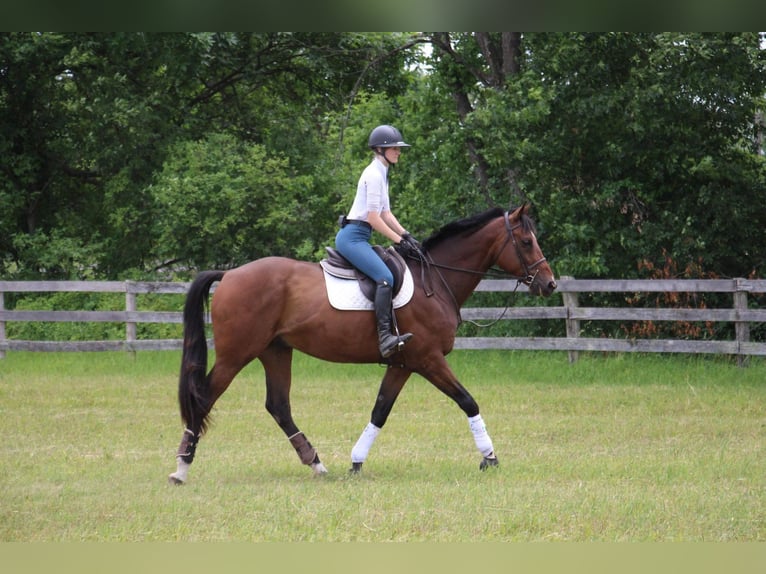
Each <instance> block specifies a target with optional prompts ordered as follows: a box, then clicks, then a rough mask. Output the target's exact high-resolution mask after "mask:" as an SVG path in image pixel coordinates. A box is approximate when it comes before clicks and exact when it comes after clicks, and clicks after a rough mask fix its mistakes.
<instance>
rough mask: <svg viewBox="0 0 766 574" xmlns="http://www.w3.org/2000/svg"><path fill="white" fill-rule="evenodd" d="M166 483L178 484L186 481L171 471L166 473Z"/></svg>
mask: <svg viewBox="0 0 766 574" xmlns="http://www.w3.org/2000/svg"><path fill="white" fill-rule="evenodd" d="M168 484H173V485H176V486H180V485H182V484H186V482H185V481H184V480H181V479H180V478H178V477H177V476H175V473H173V474H169V475H168Z"/></svg>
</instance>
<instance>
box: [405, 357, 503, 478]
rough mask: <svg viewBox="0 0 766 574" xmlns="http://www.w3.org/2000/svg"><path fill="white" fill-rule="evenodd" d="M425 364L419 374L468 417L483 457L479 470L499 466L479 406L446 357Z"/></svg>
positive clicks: (477, 446) (436, 358) (474, 438)
mask: <svg viewBox="0 0 766 574" xmlns="http://www.w3.org/2000/svg"><path fill="white" fill-rule="evenodd" d="M425 364H426V365H428V366H427V367H424V368H422V369H419V370H418V373H419V374H421V375H422V376H423V377H425V378H426V379H428V381H429V382H431V384H433V385H434V386H435V387H436V388H437V389H439V390H440V391H441V392H443V393H444V394H445V395H447V396H448V397H449V398H451V399H452V400H453V401H455V402H456V403H457V405H458V406H459V407H460V409H461V410H462V411H463V412H464V413H465V414H466V416H467V417H468V426H469V428H470V429H471V434H472V435H473V440H474V442H475V443H476V448H477V449H478V450H479V452H480V453H481V455H482V457H483V458H482V461H481V464H480V465H479V469H480V470H485V469H487V468H488V467H491V466H498V464H499V463H498V461H497V456H496V455H495V448H494V446H493V445H492V439H491V438H490V436H489V433H488V432H487V426H486V425H485V424H484V419H483V418H482V416H481V414H480V413H479V405H478V404H477V403H476V401H475V400H474V398H473V397H472V396H471V393H469V392H468V390H467V389H466V388H465V387H464V386H463V385H461V384H460V381H458V380H457V377H455V375H454V373H453V372H452V369H450V367H449V365H448V364H447V360H446V359H445V358H444V356H442V355H439V356H438V357H435V358H434V359H433V360H432V361H427V362H426V363H425Z"/></svg>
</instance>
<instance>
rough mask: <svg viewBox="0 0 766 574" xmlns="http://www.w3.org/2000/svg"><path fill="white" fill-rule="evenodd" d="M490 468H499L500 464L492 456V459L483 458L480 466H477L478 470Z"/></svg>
mask: <svg viewBox="0 0 766 574" xmlns="http://www.w3.org/2000/svg"><path fill="white" fill-rule="evenodd" d="M491 466H500V463H499V462H498V461H497V457H496V456H493V457H492V458H486V457H485V458H484V460H482V461H481V464H480V465H479V470H487V469H488V468H489V467H491Z"/></svg>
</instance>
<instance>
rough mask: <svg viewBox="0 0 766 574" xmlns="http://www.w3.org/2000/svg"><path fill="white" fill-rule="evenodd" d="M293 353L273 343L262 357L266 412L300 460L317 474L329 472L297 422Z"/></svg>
mask: <svg viewBox="0 0 766 574" xmlns="http://www.w3.org/2000/svg"><path fill="white" fill-rule="evenodd" d="M292 353H293V350H292V349H291V348H290V347H286V346H283V345H279V344H272V345H271V346H269V347H268V348H267V349H266V351H264V352H263V353H262V354H261V356H260V357H259V358H260V360H261V363H263V368H264V372H265V374H266V410H267V411H268V412H269V414H270V415H271V416H272V417H273V418H274V420H275V421H276V423H277V424H278V425H279V428H281V429H282V431H283V432H284V433H285V435H287V438H288V439H289V440H290V444H291V445H292V446H293V448H294V449H295V452H296V454H297V455H298V458H299V459H300V461H301V462H302V463H303V464H305V465H308V466H310V467H311V470H313V471H314V474H315V475H322V474H326V473H327V469H326V468H325V466H324V464H322V461H321V460H319V454H318V453H317V451H316V449H315V448H314V447H313V446H312V445H311V443H310V442H309V441H308V439H307V438H306V435H304V434H303V433H302V432H301V431H300V430H298V427H297V426H296V425H295V422H294V421H293V416H292V412H291V409H290V385H291V377H292V357H293V354H292Z"/></svg>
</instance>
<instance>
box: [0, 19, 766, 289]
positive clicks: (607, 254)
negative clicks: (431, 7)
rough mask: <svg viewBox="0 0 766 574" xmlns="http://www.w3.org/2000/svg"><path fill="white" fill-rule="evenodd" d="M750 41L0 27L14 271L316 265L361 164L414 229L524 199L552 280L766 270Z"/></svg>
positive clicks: (758, 61) (1, 246)
mask: <svg viewBox="0 0 766 574" xmlns="http://www.w3.org/2000/svg"><path fill="white" fill-rule="evenodd" d="M763 40H764V39H763V38H762V37H760V38H759V35H758V34H756V33H714V34H691V33H683V34H682V33H672V34H671V33H588V34H580V33H523V34H522V33H517V32H501V33H486V32H475V33H446V32H442V33H428V34H425V33H424V34H418V33H411V34H405V33H201V34H192V33H189V34H177V33H176V34H141V33H110V34H86V33H71V34H58V33H5V34H2V35H0V225H1V226H2V229H3V233H2V234H0V266H1V268H2V275H3V277H8V278H110V279H111V278H120V277H125V276H132V277H136V276H137V277H153V276H156V275H157V274H160V273H164V274H182V275H183V274H191V273H193V272H194V271H196V270H198V269H200V268H206V267H219V266H223V267H230V266H234V265H238V264H241V263H244V262H246V261H248V260H250V259H253V258H256V257H261V256H264V255H269V254H279V255H288V256H294V257H300V258H307V259H315V258H317V257H318V256H319V255H320V254H321V252H322V250H323V247H324V245H326V244H329V243H331V241H332V238H333V235H334V233H335V229H334V223H335V220H336V218H337V215H338V214H340V213H341V212H343V211H344V210H346V209H348V206H349V205H350V202H351V198H352V197H353V193H354V188H355V185H356V178H357V177H358V174H359V171H360V170H361V168H362V166H363V165H364V164H365V163H366V162H367V161H369V151H368V150H367V148H366V141H367V136H368V134H369V131H370V129H372V127H374V126H375V125H378V124H381V123H393V124H395V125H397V126H398V127H400V129H401V130H402V131H403V133H404V136H405V139H406V140H407V141H408V142H409V143H411V144H412V145H413V147H412V148H411V149H408V150H406V152H405V153H404V154H403V155H402V160H401V162H400V163H399V164H398V165H397V166H396V168H395V169H394V170H393V171H392V174H391V182H392V201H393V203H394V206H395V211H396V212H397V215H398V217H399V219H400V220H401V221H403V222H404V224H405V225H406V226H407V227H408V228H409V229H410V230H411V231H413V233H415V234H416V235H417V236H421V237H422V236H425V235H427V234H428V233H430V232H431V231H433V230H434V229H435V228H437V227H439V226H440V225H442V224H443V223H446V222H447V221H450V220H452V219H455V218H458V217H463V216H466V215H470V214H472V213H475V212H476V211H478V210H481V209H484V208H485V207H487V206H488V205H501V206H510V205H516V204H519V203H521V202H523V201H529V202H531V203H532V204H533V206H534V208H535V213H536V218H537V220H538V227H539V230H540V235H541V242H542V244H543V247H544V249H545V251H546V255H548V258H549V259H550V260H551V261H552V262H553V264H554V268H555V270H556V272H557V273H559V274H567V275H575V276H579V277H633V276H642V274H646V273H647V270H648V269H651V268H652V266H654V268H658V267H660V266H662V265H664V262H665V261H666V260H667V258H668V257H671V258H672V260H673V261H674V262H675V265H676V266H677V268H678V269H684V270H687V269H692V270H694V271H693V272H694V273H697V274H699V275H700V276H746V275H751V274H761V273H762V272H763V271H762V270H763V266H764V253H766V238H765V237H764V231H763V230H764V229H765V228H766V207H765V206H766V203H765V202H764V200H763V198H764V197H766V194H765V192H766V176H765V175H764V174H765V173H766V169H764V167H765V166H764V161H765V159H764V154H763V133H764V129H765V128H764V120H763V117H764V116H763V112H764V107H766V106H764V94H765V93H766V50H764V49H763V48H762V47H761V46H762V44H761V43H762V42H763Z"/></svg>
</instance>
